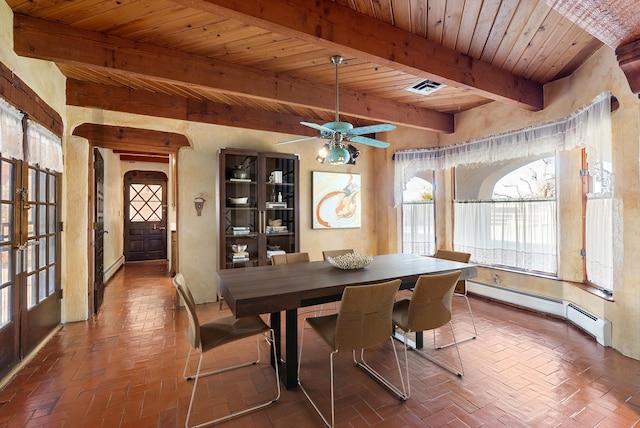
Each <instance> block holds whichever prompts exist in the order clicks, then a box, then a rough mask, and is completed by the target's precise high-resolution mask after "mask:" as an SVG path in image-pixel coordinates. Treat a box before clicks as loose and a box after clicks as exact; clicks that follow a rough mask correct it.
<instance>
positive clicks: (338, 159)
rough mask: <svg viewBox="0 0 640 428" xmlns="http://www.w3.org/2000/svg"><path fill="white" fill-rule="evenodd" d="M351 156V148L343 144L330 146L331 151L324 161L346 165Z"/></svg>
mask: <svg viewBox="0 0 640 428" xmlns="http://www.w3.org/2000/svg"><path fill="white" fill-rule="evenodd" d="M350 158H351V156H350V155H349V150H347V149H346V148H344V147H343V146H335V147H330V148H329V153H327V157H326V158H325V159H324V161H325V163H328V164H330V165H344V164H346V163H347V162H349V159H350Z"/></svg>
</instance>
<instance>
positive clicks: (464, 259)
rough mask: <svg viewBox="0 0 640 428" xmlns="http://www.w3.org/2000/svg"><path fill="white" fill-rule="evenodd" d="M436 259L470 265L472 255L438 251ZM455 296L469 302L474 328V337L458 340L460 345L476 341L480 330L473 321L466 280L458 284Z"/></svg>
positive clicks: (471, 316) (449, 344) (443, 346)
mask: <svg viewBox="0 0 640 428" xmlns="http://www.w3.org/2000/svg"><path fill="white" fill-rule="evenodd" d="M435 257H436V258H437V259H444V260H451V261H454V262H461V263H469V260H470V259H471V254H469V253H462V252H460V251H450V250H437V251H436V255H435ZM453 295H454V296H457V297H464V299H465V300H466V301H467V308H468V309H469V317H470V318H471V326H472V327H473V335H472V336H469V337H467V338H464V339H460V340H458V343H460V342H465V341H467V340H472V339H475V338H476V337H477V336H478V330H477V329H476V322H475V320H474V319H473V311H472V310H471V303H470V302H469V297H468V296H467V281H466V280H464V279H461V280H459V281H458V282H457V283H456V288H455V290H454V292H453ZM451 345H453V343H448V344H446V345H440V346H438V348H446V347H448V346H451Z"/></svg>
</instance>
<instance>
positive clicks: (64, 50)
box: [6, 0, 640, 136]
mask: <svg viewBox="0 0 640 428" xmlns="http://www.w3.org/2000/svg"><path fill="white" fill-rule="evenodd" d="M6 2H7V4H8V5H9V6H10V7H11V8H12V10H13V11H14V50H15V51H16V53H17V54H18V55H21V56H26V57H32V58H39V59H44V60H49V61H54V62H55V63H56V64H57V65H58V67H59V68H60V70H62V72H63V73H64V74H65V75H66V76H67V77H68V83H67V103H68V104H69V105H75V106H84V107H96V108H105V109H109V110H117V111H124V112H131V113H140V114H146V115H149V114H150V115H156V116H162V117H170V118H178V119H184V120H192V121H200V122H206V123H217V124H223V125H229V126H237V127H245V128H250V129H259V130H265V131H274V132H283V133H290V134H294V135H301V136H313V135H316V131H315V130H313V129H310V128H306V127H304V126H302V125H300V124H299V122H300V121H303V120H304V121H311V122H316V123H323V122H327V121H332V120H333V118H334V115H335V107H336V103H335V85H336V81H335V68H334V66H333V65H332V64H331V63H330V60H329V58H330V57H331V56H332V55H336V54H339V55H342V56H343V57H344V58H345V61H344V63H343V64H342V65H341V66H340V68H339V89H340V106H339V107H340V114H341V119H342V120H346V121H349V122H351V123H353V124H354V125H355V126H360V125H367V124H374V123H381V122H389V123H393V124H396V125H397V126H406V127H412V128H417V129H425V130H431V131H436V132H454V131H455V129H454V120H453V119H454V115H455V114H456V113H458V112H461V111H465V110H469V109H472V108H474V107H477V106H480V105H482V104H485V103H488V102H492V101H497V102H502V103H508V104H511V105H514V106H518V107H519V108H524V109H529V110H539V109H541V108H543V99H542V88H543V85H544V84H546V83H548V82H551V81H554V80H556V79H560V78H562V77H565V76H568V75H570V74H571V73H573V72H574V71H575V70H576V69H577V68H578V67H579V66H580V65H581V64H583V63H584V62H585V60H587V59H588V58H589V57H590V56H591V55H592V54H593V53H594V52H595V51H596V50H597V49H599V48H600V47H601V46H602V45H603V42H602V41H601V40H599V39H598V38H597V37H595V36H594V35H592V34H590V33H589V31H587V30H588V29H589V25H585V23H584V22H580V21H579V20H577V19H572V20H570V19H568V18H565V17H564V16H563V15H562V14H561V13H560V12H558V11H556V9H557V10H559V11H561V12H563V13H565V14H566V15H567V16H569V18H571V17H572V16H571V14H574V15H575V14H576V13H579V11H578V12H576V10H575V8H573V6H574V5H575V4H581V2H575V1H572V2H568V0H556V1H552V0H547V2H545V1H541V0H540V1H539V0H519V1H516V0H484V1H465V0H383V1H374V0H336V1H331V0H317V1H305V0H259V1H248V0H175V1H170V0H119V1H104V0H74V1H72V2H71V1H59V0H6ZM547 3H549V4H547ZM585 3H589V2H585ZM591 3H593V2H591ZM596 3H600V2H596ZM605 3H606V2H605ZM616 3H617V5H618V6H619V7H618V9H617V10H620V11H624V13H626V14H627V15H633V16H635V17H638V16H640V13H639V12H638V11H637V10H638V9H640V8H637V7H636V4H635V0H617V1H616ZM622 6H633V7H627V8H622ZM569 8H571V10H570V11H568V9H569ZM581 16H584V14H583V15H581ZM608 18H609V21H608V22H609V23H610V25H615V24H616V21H615V14H613V13H610V14H609V16H608ZM574 22H576V23H574ZM628 22H629V18H628V16H626V17H625V19H624V23H628ZM616 30H617V31H619V32H624V33H625V36H624V37H622V36H620V37H618V39H619V41H618V42H619V43H630V42H633V41H635V40H637V39H638V34H630V33H631V32H633V31H636V30H637V28H633V29H628V28H627V27H625V26H624V25H623V23H622V20H621V21H620V24H619V25H618V27H616ZM596 36H598V34H596ZM607 42H608V43H611V42H610V41H607ZM612 47H613V48H617V47H619V46H612ZM424 79H429V80H432V81H435V82H438V83H442V84H444V85H445V86H444V87H443V88H442V89H439V90H437V91H436V92H434V93H432V94H430V95H423V94H416V93H414V92H409V91H407V90H406V88H407V87H409V86H411V85H414V84H416V83H418V82H420V81H423V80H424Z"/></svg>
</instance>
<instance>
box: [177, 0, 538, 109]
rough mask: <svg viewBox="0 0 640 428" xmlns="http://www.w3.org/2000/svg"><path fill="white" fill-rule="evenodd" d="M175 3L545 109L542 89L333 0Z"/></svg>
mask: <svg viewBox="0 0 640 428" xmlns="http://www.w3.org/2000/svg"><path fill="white" fill-rule="evenodd" d="M175 2H176V3H180V4H183V5H185V6H188V7H192V8H195V9H198V10H202V11H206V12H209V13H212V14H215V15H219V16H224V17H227V18H230V19H235V20H238V21H240V22H244V23H246V24H248V25H252V26H256V27H260V28H264V29H266V30H268V31H272V32H274V33H278V34H282V35H284V36H287V37H292V38H297V39H300V40H304V41H307V42H309V43H314V44H316V45H318V46H319V47H322V48H326V49H332V50H335V51H336V53H342V54H348V55H353V56H355V57H357V58H360V59H362V60H365V61H369V62H372V63H374V64H380V65H384V66H389V67H392V68H394V69H397V70H400V71H403V72H405V73H408V74H412V75H415V76H418V77H422V78H426V79H431V80H435V81H439V82H441V83H444V84H446V85H449V86H454V87H461V88H467V89H469V90H471V91H473V92H475V93H477V94H479V95H482V96H484V97H486V98H489V99H493V100H496V101H500V102H504V103H508V104H512V105H516V106H518V107H521V108H525V109H528V110H534V111H535V110H542V109H543V107H544V105H543V91H542V85H540V84H538V83H536V82H533V81H531V80H528V79H525V78H522V77H520V76H517V75H516V74H513V73H511V72H508V71H506V70H503V69H501V68H498V67H495V66H493V65H491V64H488V63H486V62H483V61H480V60H477V59H474V58H472V57H470V56H468V55H464V54H462V53H460V52H457V51H455V50H453V49H449V48H445V47H444V46H441V45H439V44H438V43H435V42H433V41H431V40H427V39H425V38H424V37H422V36H420V35H417V34H413V33H411V32H408V31H405V30H402V29H399V28H396V27H394V26H393V25H391V24H388V23H385V22H382V21H379V20H377V19H375V18H373V17H370V16H367V15H365V14H361V13H358V12H356V11H355V10H353V9H350V8H348V7H345V6H342V5H340V4H339V2H336V1H333V0H316V1H305V0H268V1H246V0H176V1H175ZM354 23H357V25H354Z"/></svg>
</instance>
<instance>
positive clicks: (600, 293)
mask: <svg viewBox="0 0 640 428" xmlns="http://www.w3.org/2000/svg"><path fill="white" fill-rule="evenodd" d="M565 282H567V283H569V284H571V285H575V286H576V287H578V288H580V289H581V290H584V291H586V292H587V293H589V294H593V295H594V296H596V297H600V298H601V299H604V300H606V301H607V302H615V299H614V298H613V294H609V293H607V292H606V291H604V290H603V289H602V288H600V287H596V286H595V285H593V284H590V283H584V282H571V281H565Z"/></svg>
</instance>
